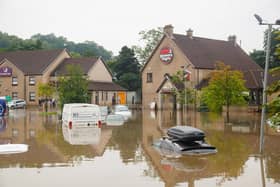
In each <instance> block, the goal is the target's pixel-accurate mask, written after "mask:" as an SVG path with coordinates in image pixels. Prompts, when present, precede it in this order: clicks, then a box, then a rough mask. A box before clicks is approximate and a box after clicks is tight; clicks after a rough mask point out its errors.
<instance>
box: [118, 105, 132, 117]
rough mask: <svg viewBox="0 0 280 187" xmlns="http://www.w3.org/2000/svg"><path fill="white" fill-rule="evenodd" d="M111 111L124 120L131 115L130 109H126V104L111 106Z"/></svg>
mask: <svg viewBox="0 0 280 187" xmlns="http://www.w3.org/2000/svg"><path fill="white" fill-rule="evenodd" d="M113 113H114V114H119V115H122V116H123V117H124V119H125V120H127V119H128V118H130V117H131V116H132V114H131V111H130V110H129V109H128V107H127V106H126V105H115V106H114V107H113Z"/></svg>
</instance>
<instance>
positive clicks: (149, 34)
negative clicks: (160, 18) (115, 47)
mask: <svg viewBox="0 0 280 187" xmlns="http://www.w3.org/2000/svg"><path fill="white" fill-rule="evenodd" d="M139 35H140V41H142V42H144V46H143V47H142V46H133V47H132V49H133V50H134V51H135V54H136V56H137V58H138V60H139V62H140V63H141V64H142V65H144V64H145V63H146V61H147V60H148V58H149V56H150V55H151V53H152V51H153V50H154V49H155V47H156V46H157V44H158V42H159V41H160V39H161V38H162V36H163V28H161V27H158V28H156V29H151V30H148V31H144V30H143V31H140V32H139Z"/></svg>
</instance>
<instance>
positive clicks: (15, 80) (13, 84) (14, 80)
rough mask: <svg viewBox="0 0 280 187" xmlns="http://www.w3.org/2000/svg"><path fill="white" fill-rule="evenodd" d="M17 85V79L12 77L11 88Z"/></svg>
mask: <svg viewBox="0 0 280 187" xmlns="http://www.w3.org/2000/svg"><path fill="white" fill-rule="evenodd" d="M17 85H18V78H17V77H12V86H17Z"/></svg>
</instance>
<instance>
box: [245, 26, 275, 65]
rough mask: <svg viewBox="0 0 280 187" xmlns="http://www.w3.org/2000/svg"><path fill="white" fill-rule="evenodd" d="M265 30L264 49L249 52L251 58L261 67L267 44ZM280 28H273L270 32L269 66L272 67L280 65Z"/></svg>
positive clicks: (263, 63)
mask: <svg viewBox="0 0 280 187" xmlns="http://www.w3.org/2000/svg"><path fill="white" fill-rule="evenodd" d="M267 32H268V31H267V30H266V31H265V33H264V46H263V48H264V50H254V51H253V52H251V53H250V56H251V58H252V59H253V60H254V61H255V62H256V63H257V64H259V65H260V66H261V67H262V68H264V66H265V55H266V51H265V49H266V46H267ZM279 54H280V30H279V29H273V30H272V33H271V45H270V57H269V68H270V69H273V68H275V67H278V66H280V56H279Z"/></svg>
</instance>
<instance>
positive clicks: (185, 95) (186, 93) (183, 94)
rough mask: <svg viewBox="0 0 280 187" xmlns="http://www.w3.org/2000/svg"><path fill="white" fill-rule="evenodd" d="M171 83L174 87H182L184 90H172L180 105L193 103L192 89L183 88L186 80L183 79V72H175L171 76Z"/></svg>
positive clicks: (193, 91) (193, 92)
mask: <svg viewBox="0 0 280 187" xmlns="http://www.w3.org/2000/svg"><path fill="white" fill-rule="evenodd" d="M171 81H172V82H173V83H174V84H176V85H183V86H184V89H173V93H174V94H175V95H176V101H177V103H180V104H189V103H193V102H194V101H195V90H194V89H193V88H188V87H185V85H186V84H187V82H188V80H186V78H185V77H184V73H183V71H177V72H176V73H175V74H174V75H172V76H171Z"/></svg>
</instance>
